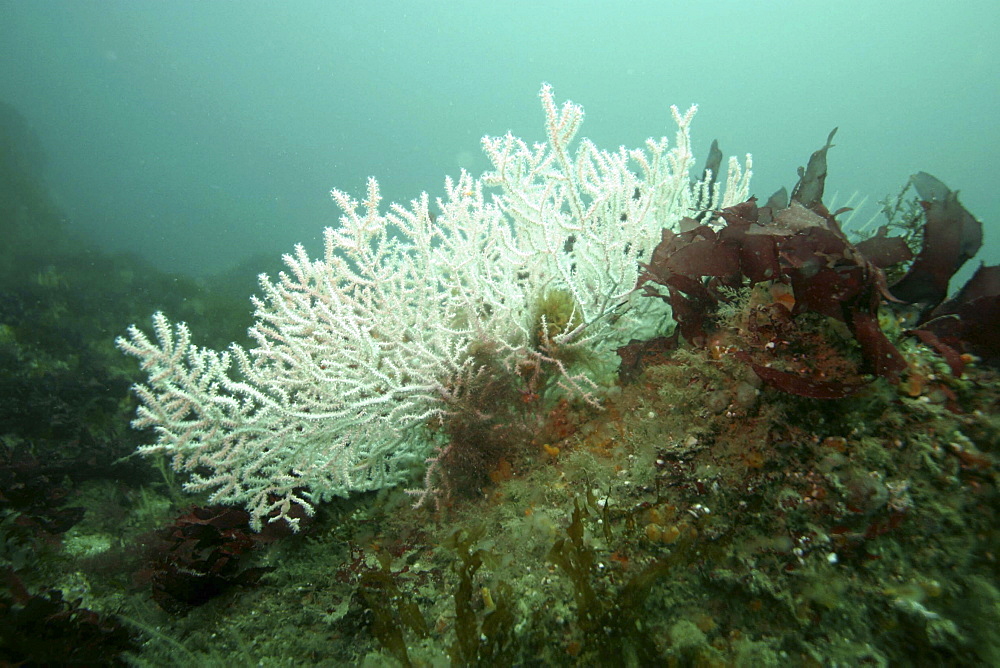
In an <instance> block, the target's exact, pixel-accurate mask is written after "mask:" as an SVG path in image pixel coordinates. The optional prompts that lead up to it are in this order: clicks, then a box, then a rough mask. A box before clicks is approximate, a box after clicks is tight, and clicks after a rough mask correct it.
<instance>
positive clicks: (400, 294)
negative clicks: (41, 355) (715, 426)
mask: <svg viewBox="0 0 1000 668" xmlns="http://www.w3.org/2000/svg"><path fill="white" fill-rule="evenodd" d="M541 101H542V108H543V111H544V114H545V120H546V135H547V139H548V141H547V142H546V143H543V144H536V145H534V146H529V145H528V144H526V143H525V142H524V141H522V140H521V139H518V138H516V137H514V136H512V135H510V134H508V135H506V136H504V137H498V138H485V139H484V140H483V147H484V150H485V152H486V155H487V157H488V158H489V160H490V161H491V163H492V166H493V169H492V171H489V172H487V173H485V174H483V175H482V176H481V177H479V178H474V177H473V176H471V175H469V174H468V173H465V172H463V173H462V174H461V175H460V176H459V177H458V179H457V180H453V179H450V178H449V179H447V180H446V181H445V196H444V197H443V198H440V199H438V200H437V202H436V212H432V206H431V203H430V201H429V197H428V195H427V194H426V193H425V194H423V195H421V196H420V197H419V198H418V199H415V200H413V201H411V203H410V205H409V206H402V205H399V204H392V205H391V206H390V207H389V208H388V210H387V211H383V210H381V209H380V195H379V186H378V183H377V182H376V181H375V180H374V179H370V180H369V182H368V193H367V198H366V199H365V201H364V202H361V203H359V202H357V201H355V200H354V199H352V198H351V197H349V196H348V195H347V194H345V193H343V192H341V191H337V190H334V191H333V193H332V195H333V198H334V200H335V201H336V203H337V205H338V206H339V207H340V209H341V210H342V211H343V216H342V217H341V219H340V225H339V226H338V227H331V228H327V229H326V230H325V232H324V239H325V249H324V253H323V257H322V258H321V259H318V260H313V259H311V258H310V257H309V256H308V255H307V253H306V251H305V249H304V248H303V247H302V246H297V247H296V249H295V252H294V253H293V254H289V255H286V256H285V257H284V260H285V263H286V264H287V266H288V269H287V271H285V272H281V273H280V274H279V275H278V277H277V279H276V280H272V279H271V278H269V277H268V276H267V275H261V276H260V285H261V289H262V291H263V292H262V296H261V297H259V298H258V297H255V298H254V299H253V303H254V305H255V307H256V323H255V324H254V325H253V327H252V328H251V330H250V334H251V336H252V337H253V339H254V340H255V341H256V343H257V347H255V348H252V349H250V350H245V349H243V348H242V347H240V346H238V345H235V344H234V345H232V346H231V347H230V349H229V350H228V351H225V352H216V351H213V350H208V349H200V348H198V347H196V346H195V345H193V344H192V343H191V333H190V332H189V330H188V328H187V326H186V325H184V324H183V323H171V322H170V321H169V320H168V319H167V317H166V316H165V315H164V314H162V313H157V314H156V315H155V316H154V332H155V341H154V340H152V339H150V338H148V337H147V336H146V335H145V334H143V332H142V331H140V330H139V329H138V328H137V327H135V326H133V327H131V328H130V329H129V330H128V336H127V337H122V338H119V339H118V346H119V348H121V349H122V350H123V351H125V352H126V353H128V354H131V355H134V356H136V357H137V358H139V360H140V362H141V365H142V368H143V369H144V370H145V371H146V372H147V373H148V375H149V378H148V381H147V382H146V383H145V384H142V385H138V386H137V387H136V392H137V394H138V395H139V398H140V400H141V402H142V405H141V406H140V407H139V409H138V414H137V417H136V419H135V421H134V423H133V424H134V426H135V427H137V428H147V427H152V428H153V429H154V431H155V434H156V443H154V444H151V445H146V446H143V447H142V448H141V449H140V452H141V453H142V454H145V455H150V454H154V453H162V454H164V455H167V456H169V457H170V458H172V465H173V468H174V469H175V470H177V471H181V472H185V473H187V474H188V475H189V479H188V482H187V483H186V486H187V489H189V490H192V491H209V492H210V493H211V497H210V500H211V502H218V503H226V504H241V505H244V506H245V507H246V509H247V510H248V512H249V513H250V518H251V525H252V526H253V527H254V528H255V529H257V530H260V529H261V528H262V526H263V525H264V523H266V522H273V521H276V520H277V519H283V520H285V521H286V522H287V523H289V524H290V525H291V526H292V527H293V528H295V529H298V527H299V521H300V519H301V515H302V512H303V511H304V512H305V513H306V514H312V513H313V512H314V506H315V504H316V503H319V502H323V501H325V500H329V499H330V498H332V497H335V496H345V495H347V494H349V493H350V492H355V491H364V490H375V489H381V488H384V487H388V486H393V485H397V484H400V483H402V482H404V481H412V480H413V479H415V478H416V477H418V476H419V471H420V469H421V467H423V469H424V471H425V478H424V486H423V488H422V489H420V490H417V491H415V492H414V493H415V495H416V497H417V503H418V504H420V503H423V502H424V501H426V500H427V499H428V498H435V499H436V500H438V501H439V500H440V499H441V497H444V496H447V497H452V496H456V495H459V494H461V493H462V487H463V486H468V485H473V486H474V485H475V484H476V483H475V481H474V480H471V479H470V478H469V476H470V475H471V474H470V473H469V472H470V471H471V470H473V469H475V468H476V467H477V466H478V467H479V468H483V467H485V468H487V469H489V468H496V467H497V466H498V464H500V463H502V459H503V456H504V453H503V451H502V447H504V446H502V445H496V446H483V445H482V444H483V443H486V442H489V441H490V435H491V434H492V435H493V436H492V438H493V439H494V442H510V441H511V440H512V439H511V438H510V436H511V434H512V433H513V432H514V431H517V430H518V429H526V430H530V429H531V428H532V427H533V426H535V427H537V424H538V423H537V422H535V423H532V422H530V418H528V417H526V415H527V412H526V409H524V408H523V407H525V406H532V407H537V406H546V407H549V408H551V407H552V406H554V405H556V404H557V402H559V401H561V400H565V399H567V398H569V399H572V400H574V401H578V402H579V401H582V402H587V403H592V404H595V405H598V404H600V403H601V402H602V399H603V398H604V397H606V396H607V393H608V392H610V391H612V390H613V388H614V386H615V384H616V382H617V380H618V375H617V374H619V373H620V374H621V375H622V377H625V376H626V375H628V374H629V373H633V372H635V371H636V369H638V368H641V367H642V366H643V365H644V364H645V362H646V361H648V360H649V359H650V358H651V357H652V356H655V355H661V354H662V353H663V351H666V350H670V349H672V348H674V347H676V345H677V342H678V337H679V336H683V339H684V340H685V341H687V342H688V343H689V344H691V345H694V346H700V347H703V348H706V347H707V348H710V349H711V350H712V354H713V356H715V357H717V358H718V357H720V356H724V355H725V356H729V357H733V358H735V359H738V360H739V361H740V362H741V363H743V364H745V365H748V367H749V368H750V369H752V370H753V372H755V373H756V375H757V376H758V377H759V378H760V379H761V380H762V381H763V382H764V383H766V384H768V385H770V386H772V387H775V388H777V389H779V390H782V391H784V392H787V393H790V394H795V395H799V396H805V397H813V398H838V397H845V396H847V395H849V394H851V393H852V392H854V391H856V390H857V389H858V388H859V387H861V386H862V385H863V384H864V383H866V382H869V381H870V380H871V379H872V378H873V377H882V378H885V379H887V380H888V381H889V382H894V383H898V382H900V378H901V375H902V374H903V371H904V370H905V369H906V366H907V365H906V361H905V360H904V359H903V357H902V356H901V354H900V352H899V351H898V350H897V349H896V347H895V346H894V345H893V343H891V342H890V341H889V339H888V338H887V337H886V334H885V333H884V332H883V327H882V325H881V324H880V313H879V310H880V306H881V305H883V304H885V303H886V302H894V303H901V302H903V301H905V302H909V303H918V304H919V305H920V308H921V309H922V310H921V316H920V319H919V320H920V323H921V324H920V325H919V326H920V328H919V329H917V330H915V331H914V333H913V336H914V337H916V338H919V339H920V340H922V341H923V342H924V343H926V344H927V345H929V346H932V347H934V348H935V349H936V350H938V351H939V352H940V353H941V354H942V355H943V356H944V358H945V359H947V360H948V363H949V364H950V365H952V368H953V370H954V371H956V372H960V367H961V365H962V364H963V357H962V355H961V353H962V352H963V351H964V350H965V348H963V347H962V346H963V345H965V343H963V341H964V342H966V343H972V344H974V343H975V340H974V339H975V338H976V337H977V336H980V338H982V337H981V334H982V330H983V329H984V327H985V328H987V329H988V327H989V326H990V325H978V324H977V322H976V319H975V317H974V314H976V313H978V314H981V315H982V314H986V315H985V316H982V317H987V316H989V315H990V314H991V313H995V312H996V297H995V292H996V291H995V290H993V291H992V292H991V289H989V288H988V285H989V284H990V281H991V279H995V275H994V274H995V273H996V272H993V271H992V269H990V268H987V269H985V270H982V271H981V272H980V274H982V276H981V277H980V283H979V284H977V285H980V284H982V285H981V287H980V288H975V287H973V288H972V289H970V291H969V292H968V293H966V295H965V298H962V299H959V301H957V302H954V303H950V305H949V304H945V305H944V306H941V305H940V302H941V301H942V300H943V298H944V296H945V292H944V291H945V290H946V289H947V282H948V278H950V276H951V275H952V274H953V273H954V271H955V270H957V268H958V267H959V266H961V264H962V263H963V262H964V261H965V260H966V259H968V258H969V257H971V256H972V255H973V254H974V253H975V251H976V250H977V249H978V246H979V243H980V237H981V228H980V227H979V223H978V222H977V221H975V219H973V218H972V217H971V216H970V215H969V214H968V213H967V212H966V211H965V210H964V209H962V208H961V205H960V204H958V201H957V198H956V197H955V195H954V193H952V192H951V191H949V190H948V189H947V188H946V187H945V186H944V185H943V184H941V183H940V182H938V181H937V180H936V179H934V178H933V177H930V176H929V175H918V176H917V177H914V185H915V187H916V189H917V190H918V192H919V194H920V195H921V197H922V198H923V199H924V200H927V201H926V202H925V209H926V217H927V225H926V228H925V230H924V239H923V241H924V248H923V249H922V250H921V249H918V248H915V250H917V255H916V259H915V260H914V261H913V263H912V265H911V267H910V270H909V273H907V274H906V275H905V276H903V277H902V278H901V279H900V280H899V282H898V285H899V286H901V287H900V290H898V291H895V290H892V291H890V287H889V285H888V282H887V279H886V274H885V272H884V270H885V269H886V268H888V267H890V266H893V265H896V264H898V263H900V262H904V261H906V260H908V259H910V258H911V257H912V253H911V249H910V248H909V247H908V245H907V243H906V242H905V241H904V240H903V239H902V238H900V237H887V236H886V235H885V233H884V231H883V232H880V233H879V234H877V235H876V236H874V237H872V238H871V239H869V240H867V241H865V242H863V243H858V244H854V243H851V242H850V241H849V240H848V238H847V236H846V235H845V234H844V233H843V232H842V231H841V228H840V225H839V223H838V221H837V219H836V215H837V214H831V213H830V212H829V211H827V209H826V208H825V207H824V206H823V203H822V195H823V186H824V179H825V176H826V151H827V149H829V147H830V146H831V144H830V143H829V141H828V142H827V145H826V146H825V147H823V148H822V149H821V150H819V151H817V152H816V153H815V154H813V156H812V159H811V160H810V163H809V166H808V167H807V168H806V169H805V170H802V171H801V172H800V179H799V183H798V185H797V186H796V188H795V189H794V190H793V192H792V195H791V198H790V201H789V198H788V197H787V196H784V197H782V196H777V197H775V198H772V200H771V201H769V202H768V203H767V204H766V205H765V206H763V207H758V206H757V204H756V202H755V200H754V198H751V197H749V194H750V193H749V179H750V157H749V156H747V158H746V161H745V162H744V163H743V164H741V163H740V162H739V161H737V160H736V159H730V161H729V164H728V169H727V175H726V178H725V183H724V187H722V186H720V185H719V184H717V182H716V180H717V175H718V172H719V171H720V170H719V166H720V163H721V154H718V153H717V149H715V150H713V156H712V157H711V158H710V160H709V164H708V166H707V167H706V169H705V170H704V171H703V172H701V178H700V180H698V179H696V178H693V177H692V171H693V168H694V160H693V157H692V153H691V148H690V136H689V132H690V124H691V121H692V118H693V116H694V111H695V109H694V108H693V107H692V108H691V109H690V110H688V111H687V112H686V113H684V114H681V113H680V112H679V111H678V110H677V109H676V108H673V109H672V112H673V117H674V120H675V122H676V123H677V126H678V130H677V133H676V137H675V139H674V142H673V144H672V145H670V143H669V142H668V141H667V139H666V138H662V139H659V140H652V139H650V140H648V141H647V142H646V145H645V146H644V147H643V148H639V149H632V150H626V149H625V148H619V149H617V150H615V151H606V150H602V149H599V148H598V147H597V146H595V145H594V144H593V143H592V142H590V141H589V140H586V139H582V140H579V141H575V138H576V135H577V133H578V131H579V128H580V125H581V122H582V120H583V109H582V108H581V107H579V106H577V105H574V104H572V103H569V102H566V103H564V104H563V105H562V106H561V107H559V106H557V104H556V102H555V101H554V99H553V94H552V89H551V87H549V86H547V85H546V86H543V87H542V90H541ZM831 139H832V134H831ZM713 149H714V147H713ZM838 213H840V212H838ZM909 241H911V242H912V243H911V245H916V244H917V241H918V240H914V239H909ZM932 241H933V244H932V243H931V242H932ZM984 272H985V273H984ZM991 272H992V273H991ZM977 276H978V275H977ZM942 280H943V287H942ZM974 280H975V279H974ZM992 283H996V281H995V280H992ZM993 287H995V286H993ZM960 297H961V295H960ZM975 299H979V300H981V301H980V302H979V307H978V308H977V307H972V306H970V304H971V302H972V301H974V300H975ZM987 305H988V306H989V308H985V309H984V308H983V307H984V306H987ZM726 306H730V307H732V308H731V310H732V311H733V312H734V313H735V312H737V311H739V312H740V313H742V315H741V316H739V317H741V318H743V319H742V320H740V321H739V322H736V321H733V322H731V323H729V324H730V326H729V327H728V328H726V327H719V326H718V325H717V323H718V319H719V317H720V315H719V314H720V313H721V312H722V311H723V310H724V307H726ZM736 306H739V307H740V308H739V309H737V308H736ZM990 309H993V311H990ZM960 312H961V313H963V314H965V316H966V317H963V318H962V319H958V318H955V317H951V318H949V317H947V316H948V315H949V314H951V315H954V314H958V313H960ZM734 317H735V316H734ZM810 317H812V318H827V319H830V320H833V321H837V322H838V323H839V326H840V327H842V328H844V327H846V330H847V332H849V336H850V337H851V338H853V340H854V342H855V343H856V345H857V347H858V348H859V349H860V362H857V363H854V362H853V360H852V359H850V355H849V354H848V353H846V352H845V353H844V354H843V355H841V357H840V358H837V359H830V358H824V359H822V360H820V359H816V358H815V356H810V355H809V354H808V352H807V351H805V352H803V351H804V350H806V349H805V346H806V344H808V343H809V340H807V337H809V336H816V333H815V331H814V329H815V328H814V329H813V330H810V329H809V328H808V327H805V326H804V325H802V324H801V323H803V322H805V321H808V319H809V318H810ZM713 323H715V325H713ZM963 327H964V328H965V330H962V328H963ZM960 330H961V331H960ZM727 332H728V333H727ZM797 339H798V340H797ZM810 340H811V339H810ZM983 343H985V344H986V345H988V344H989V341H985V342H983ZM796 346H798V348H796ZM827 347H829V346H827ZM978 352H979V354H983V355H987V356H988V354H989V352H988V351H984V350H982V349H980V350H979V351H978ZM823 365H825V366H823ZM619 367H621V368H619ZM542 412H543V411H536V413H535V414H541V413H542ZM504 430H506V431H504ZM497 435H499V436H497ZM513 440H516V439H513ZM470 442H475V443H477V444H479V445H477V446H476V447H478V448H480V450H478V451H476V450H474V448H472V447H466V444H467V443H470ZM486 447H494V450H493V451H491V452H484V451H483V448H486ZM497 448H499V449H497Z"/></svg>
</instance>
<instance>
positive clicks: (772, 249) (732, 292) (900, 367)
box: [622, 129, 1000, 399]
mask: <svg viewBox="0 0 1000 668" xmlns="http://www.w3.org/2000/svg"><path fill="white" fill-rule="evenodd" d="M835 132H836V129H834V131H833V132H831V133H830V135H829V137H828V138H827V142H826V144H825V145H824V146H823V147H822V148H821V149H819V150H818V151H816V152H814V153H813V155H812V156H811V157H810V160H809V164H808V166H807V167H806V168H805V169H802V168H800V170H799V182H798V183H797V184H796V186H795V187H794V188H793V190H792V196H791V201H790V202H788V203H787V205H786V199H787V198H786V196H785V195H784V193H783V192H780V193H776V194H775V195H774V196H772V198H771V199H769V200H768V206H765V207H758V206H757V202H756V198H754V197H751V198H750V199H749V200H747V201H746V202H743V203H740V204H737V205H735V206H732V207H728V208H726V209H723V210H722V211H717V212H713V213H711V214H710V215H704V214H703V215H700V216H699V217H698V218H699V220H695V219H690V218H687V219H684V220H682V221H681V222H680V225H679V229H680V230H681V231H680V232H673V231H671V230H666V229H665V230H663V233H662V238H661V241H660V243H659V244H658V245H657V247H656V248H655V249H654V251H653V253H652V255H651V258H650V262H649V264H648V265H646V266H645V273H644V274H643V275H642V276H641V277H640V279H639V282H638V286H639V287H642V288H643V289H644V290H645V291H646V294H647V295H649V296H652V297H656V298H659V299H663V300H664V301H666V302H668V303H669V304H670V305H671V307H672V309H673V313H674V318H675V320H676V321H677V325H678V326H677V331H676V332H675V337H676V336H677V335H678V334H679V335H681V336H683V337H684V339H685V340H687V341H688V342H690V343H691V344H693V345H695V346H699V347H708V346H709V345H711V344H710V341H711V340H712V338H713V329H712V323H713V322H714V319H715V317H716V313H717V311H718V309H719V307H720V305H722V304H726V303H730V304H731V303H732V302H733V301H734V300H735V299H736V295H737V294H738V291H740V290H741V289H744V288H752V287H753V286H754V285H756V284H758V283H763V282H771V284H773V285H778V284H780V285H785V286H787V287H788V288H790V294H791V298H790V301H791V306H790V313H789V316H790V318H792V319H794V318H797V317H799V316H802V315H803V314H805V313H816V314H820V315H822V316H825V317H827V318H831V319H833V320H835V321H839V322H842V323H844V325H846V327H847V329H848V331H849V332H850V334H851V336H852V337H853V338H854V340H855V341H856V342H857V344H858V346H859V348H860V352H861V358H862V364H861V367H860V370H861V371H862V372H864V373H867V374H870V375H873V376H876V377H881V378H885V379H887V380H888V381H889V382H891V383H898V382H899V380H900V375H901V374H902V373H903V372H904V371H905V370H906V368H907V362H906V360H905V359H904V357H903V356H902V354H901V353H900V352H899V350H898V349H897V347H896V345H895V344H894V343H893V342H892V341H890V340H889V338H888V337H887V336H886V334H885V332H883V330H882V327H881V325H880V323H879V309H880V307H882V306H883V305H893V306H896V307H900V306H902V305H913V306H916V307H917V308H918V309H919V310H920V313H921V317H920V318H919V321H918V322H919V323H927V324H926V325H924V326H923V327H922V328H921V329H919V330H914V331H911V332H910V333H911V334H913V335H915V336H917V337H918V338H919V339H920V340H921V341H923V342H924V343H925V344H926V345H928V346H930V347H932V348H934V349H935V350H937V351H938V352H940V353H941V354H942V355H943V356H944V357H945V359H946V361H947V363H948V364H949V366H950V367H951V369H952V372H953V373H955V374H956V375H960V374H961V370H962V367H963V365H964V361H963V359H962V357H961V355H960V352H959V351H961V350H965V349H966V348H968V349H969V350H973V351H976V352H978V354H980V355H982V356H983V357H984V358H985V359H986V360H987V361H991V360H996V359H998V358H1000V348H998V344H997V343H996V341H995V336H993V335H992V334H991V332H995V331H997V327H998V326H1000V269H998V268H997V267H983V268H981V269H980V271H979V272H977V274H976V276H974V277H973V280H972V281H970V283H969V284H968V285H967V286H966V287H965V288H963V290H962V291H960V292H959V294H958V295H957V296H956V297H955V299H953V300H952V301H950V302H948V304H947V305H943V306H939V305H940V304H941V302H942V300H943V299H944V297H945V295H946V294H947V290H948V284H949V281H950V279H951V277H952V276H953V275H954V274H955V272H956V271H958V269H959V268H960V267H961V266H962V265H963V264H964V263H965V262H966V261H967V260H968V259H970V258H972V257H973V256H974V255H975V253H976V252H977V251H978V249H979V247H980V246H981V244H982V224H981V223H980V222H979V221H977V220H976V219H975V218H974V217H973V216H972V214H970V213H969V212H968V211H967V210H966V209H965V208H964V207H963V206H962V205H961V204H960V203H959V201H958V197H957V193H956V192H954V191H951V190H950V189H948V188H947V186H945V185H944V184H943V183H942V182H941V181H939V180H938V179H936V178H934V177H933V176H931V175H929V174H927V173H924V172H921V173H919V174H916V175H914V176H912V177H911V182H912V184H913V185H914V187H915V188H916V190H917V193H918V194H919V196H920V197H921V198H922V199H923V201H922V202H921V204H922V206H923V209H924V212H925V222H924V225H923V246H922V248H921V249H920V252H919V253H918V254H917V255H916V257H915V258H914V256H913V253H912V252H911V250H910V248H909V247H908V246H907V243H906V240H904V239H903V238H901V237H890V236H888V232H887V228H886V227H883V228H881V229H879V230H878V231H877V232H876V233H875V234H874V235H873V236H871V237H869V238H867V239H865V240H863V241H860V242H858V243H856V244H855V243H852V242H851V241H850V240H849V239H848V238H847V236H846V235H845V234H844V232H843V230H842V229H841V226H840V224H839V223H838V221H837V218H836V216H837V215H838V214H839V213H841V212H842V211H845V210H846V209H844V210H841V211H838V212H837V213H835V214H831V213H830V212H829V210H828V209H827V208H826V206H825V205H824V204H823V201H822V198H823V190H824V186H825V180H826V175H827V168H826V152H827V151H828V150H829V149H830V148H831V147H832V146H833V144H832V143H831V141H832V139H833V135H834V133H835ZM910 260H912V265H911V266H910V267H909V270H908V271H907V272H906V273H905V275H904V276H903V277H902V278H901V279H900V280H898V281H897V282H895V283H894V284H893V285H892V286H891V287H890V286H889V285H888V283H887V280H886V276H885V273H884V272H883V270H884V269H886V268H889V267H894V266H897V265H900V264H901V263H905V262H908V261H910ZM654 285H658V286H660V288H665V290H661V289H660V288H657V287H654ZM785 306H788V305H787V304H786V305H785ZM769 317H770V316H769ZM900 317H902V316H900ZM794 331H795V328H794V327H787V326H786V327H784V328H783V332H784V334H785V335H788V334H789V333H790V332H792V333H794ZM716 338H718V337H716ZM744 343H745V342H744ZM779 343H782V344H787V343H788V341H778V340H777V339H772V340H771V341H768V342H765V345H766V346H768V350H769V353H770V354H769V356H768V359H763V358H762V356H761V355H760V352H761V351H759V350H753V349H748V348H746V347H741V346H740V345H735V346H729V347H734V348H735V349H734V352H738V353H739V354H740V357H741V359H743V361H745V362H746V363H747V364H749V365H750V366H751V367H752V368H753V369H754V371H755V372H756V373H757V375H758V376H759V377H760V378H761V379H762V380H764V381H765V382H766V383H768V384H769V385H771V386H773V387H776V388H777V389H780V390H782V391H785V392H789V393H791V394H797V395H800V396H805V397H812V398H817V399H829V398H840V397H845V396H848V395H849V394H851V393H853V392H854V391H856V390H857V389H859V388H860V387H862V386H863V384H864V383H862V382H860V381H859V380H858V379H857V378H829V377H817V376H815V375H808V374H804V373H801V372H797V371H791V370H785V369H780V368H776V367H775V366H773V365H772V363H771V360H773V358H774V357H775V353H778V352H780V350H778V346H779ZM638 348H641V344H633V345H630V346H627V347H625V348H623V349H622V352H623V353H624V354H625V356H626V357H627V358H628V359H630V360H632V359H634V360H638V359H640V358H641V352H639V351H638ZM627 366H628V365H623V368H624V367H627Z"/></svg>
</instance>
